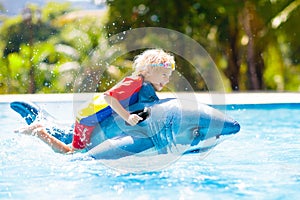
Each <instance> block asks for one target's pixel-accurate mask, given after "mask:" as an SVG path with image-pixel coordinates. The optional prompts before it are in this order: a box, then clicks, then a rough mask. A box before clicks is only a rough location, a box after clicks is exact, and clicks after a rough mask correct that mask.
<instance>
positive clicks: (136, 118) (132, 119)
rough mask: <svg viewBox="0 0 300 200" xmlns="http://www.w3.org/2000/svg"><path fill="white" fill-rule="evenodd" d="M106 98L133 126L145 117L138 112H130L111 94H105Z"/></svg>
mask: <svg viewBox="0 0 300 200" xmlns="http://www.w3.org/2000/svg"><path fill="white" fill-rule="evenodd" d="M104 99H105V101H106V102H107V103H108V104H109V105H110V107H111V108H112V109H113V110H114V111H115V112H116V113H117V114H118V115H120V117H122V118H123V119H124V120H125V121H126V122H128V123H129V124H130V125H131V126H134V125H136V124H137V123H138V122H139V121H140V120H143V118H141V117H140V116H138V115H136V114H130V113H129V112H128V111H127V110H125V108H124V107H123V106H122V105H121V104H120V102H119V101H118V100H117V99H116V98H114V97H112V96H109V95H104Z"/></svg>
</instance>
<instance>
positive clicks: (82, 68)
mask: <svg viewBox="0 0 300 200" xmlns="http://www.w3.org/2000/svg"><path fill="white" fill-rule="evenodd" d="M107 4H108V10H107V12H108V14H107V15H106V14H105V12H101V11H99V12H98V11H96V12H95V11H92V12H87V11H77V10H73V9H72V8H71V7H70V3H57V2H49V3H48V4H46V6H45V7H43V8H39V7H38V6H36V5H29V6H28V8H29V9H30V10H31V14H32V16H31V18H30V20H28V19H27V20H25V19H23V18H22V16H21V13H20V15H19V16H16V17H11V18H9V17H3V16H1V19H0V20H1V26H0V33H1V34H0V94H4V93H57V92H93V91H105V90H107V89H108V88H110V87H112V85H114V84H115V83H116V82H117V81H119V80H120V79H121V78H122V77H124V76H125V75H128V74H129V73H130V72H131V65H132V62H131V61H130V60H132V59H133V57H134V56H135V55H136V54H138V53H140V52H141V51H142V50H143V49H139V50H137V51H134V52H129V53H127V54H126V55H119V54H118V50H117V49H114V47H113V45H114V44H113V43H110V41H108V40H107V38H109V37H111V36H113V35H115V34H117V33H121V32H122V31H126V30H130V29H133V28H139V27H163V28H168V29H172V30H176V31H179V32H181V33H183V34H185V35H188V36H190V37H191V38H193V39H194V40H196V41H197V42H198V43H199V44H201V45H202V46H203V47H204V48H205V49H206V50H207V52H208V53H209V54H210V55H211V57H212V58H213V60H214V61H215V62H216V64H217V66H218V67H219V70H220V72H221V76H222V77H223V79H224V83H225V87H226V91H231V90H249V89H267V90H278V91H284V90H287V91H299V90H300V88H299V85H300V77H299V76H300V75H299V74H300V65H299V64H300V56H299V51H300V48H299V47H300V37H299V34H300V29H299V28H298V20H299V17H300V12H299V11H300V1H299V0H287V1H286V0H277V1H266V0H245V1H238V0H233V1H226V0H219V1H211V2H208V1H204V0H190V1H176V0H169V1H159V0H136V1H127V0H126V1H125V0H118V1H107ZM1 9H2V8H1ZM39 13H40V14H41V15H39ZM39 16H40V17H39ZM161 37H163V36H161ZM161 37H157V36H153V35H151V34H147V37H145V39H144V40H143V41H142V42H144V43H145V44H153V46H155V45H157V46H163V45H164V44H163V43H162V42H164V41H166V40H168V38H161ZM175 41H176V38H175V39H174V42H175ZM135 42H137V41H132V43H135ZM118 48H121V51H122V50H123V51H124V52H127V51H126V48H127V47H124V46H118ZM182 51H191V49H189V48H188V47H184V48H183V49H182ZM175 56H176V63H177V71H178V72H179V74H178V76H177V78H178V77H179V76H184V77H185V78H186V79H187V80H189V83H190V84H191V86H192V87H193V88H194V90H198V91H202V90H207V86H206V83H205V81H204V80H203V79H202V77H201V76H199V74H198V73H197V72H195V70H193V69H194V67H193V66H191V64H190V62H189V61H188V60H184V59H183V58H181V57H180V56H178V55H175ZM201 64H202V65H205V64H204V63H201ZM207 72H208V73H209V69H207ZM175 84H179V82H178V83H175ZM170 87H176V88H181V90H185V86H183V85H180V84H179V85H170Z"/></svg>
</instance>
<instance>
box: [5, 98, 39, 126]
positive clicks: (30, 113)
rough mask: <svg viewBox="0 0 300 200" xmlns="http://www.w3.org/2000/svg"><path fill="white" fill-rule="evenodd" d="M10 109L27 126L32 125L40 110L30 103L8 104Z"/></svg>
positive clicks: (17, 102)
mask: <svg viewBox="0 0 300 200" xmlns="http://www.w3.org/2000/svg"><path fill="white" fill-rule="evenodd" d="M10 107H11V108H12V109H13V110H14V111H16V112H17V113H19V114H20V115H21V117H22V118H23V119H25V121H26V123H27V124H28V125H30V124H32V123H33V122H34V121H35V120H36V118H37V116H38V114H39V112H40V108H39V107H38V106H37V105H35V104H33V103H30V102H20V101H14V102H12V103H10Z"/></svg>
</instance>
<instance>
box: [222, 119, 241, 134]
mask: <svg viewBox="0 0 300 200" xmlns="http://www.w3.org/2000/svg"><path fill="white" fill-rule="evenodd" d="M240 129H241V125H240V124H239V122H237V121H236V120H232V119H231V120H226V121H225V123H224V127H223V129H222V132H221V135H231V134H235V133H237V132H239V131H240Z"/></svg>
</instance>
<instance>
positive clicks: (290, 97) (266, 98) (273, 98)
mask: <svg viewBox="0 0 300 200" xmlns="http://www.w3.org/2000/svg"><path fill="white" fill-rule="evenodd" d="M187 94H189V93H176V95H180V96H185V95H187ZM86 95H87V94H76V100H85V97H86ZM74 96H75V94H73V93H68V94H66V93H63V94H16V95H0V103H9V102H12V101H32V102H68V101H73V100H74V99H75V98H74ZM158 96H159V97H160V98H167V97H174V94H172V93H158ZM195 96H196V98H197V99H198V100H199V101H200V102H202V103H206V104H211V105H216V104H217V105H223V104H226V105H228V104H281V103H300V93H296V92H295V93H291V92H286V93H285V92H281V93H277V92H276V93H275V92H250V93H243V92H239V93H204V92H203V93H202V92H200V93H195Z"/></svg>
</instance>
